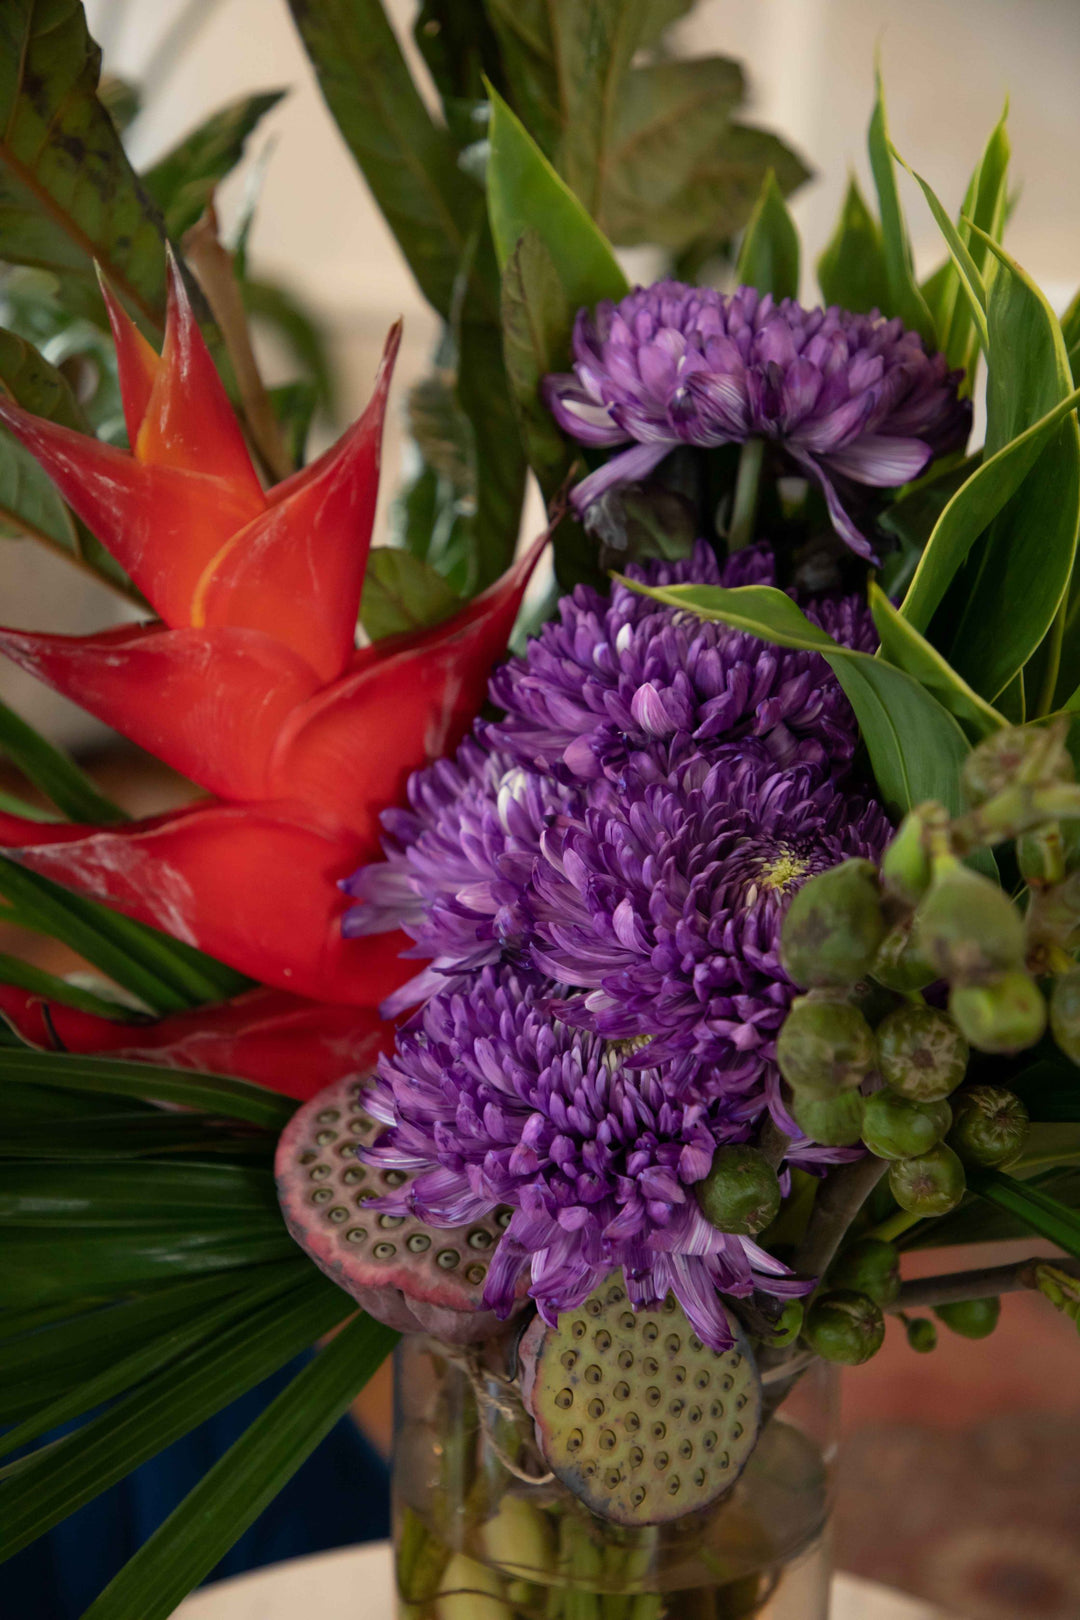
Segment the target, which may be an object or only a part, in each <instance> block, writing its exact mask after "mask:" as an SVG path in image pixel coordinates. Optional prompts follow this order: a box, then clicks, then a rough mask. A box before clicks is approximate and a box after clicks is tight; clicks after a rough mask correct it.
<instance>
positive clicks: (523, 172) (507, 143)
mask: <svg viewBox="0 0 1080 1620" xmlns="http://www.w3.org/2000/svg"><path fill="white" fill-rule="evenodd" d="M488 210H489V214H490V217H491V234H492V236H493V238H494V241H495V252H496V255H497V257H498V261H499V268H500V269H505V267H506V263H507V260H508V259H509V257H510V255H511V253H512V252H513V251H514V248H515V247H516V246H517V244H518V242H519V240H520V239H521V237H522V236H524V234H525V232H526V231H527V230H530V229H532V230H535V231H536V232H537V234H538V235H539V236H540V238H541V240H542V241H543V243H544V246H545V247H546V248H547V250H548V252H549V253H550V254H551V258H552V262H553V263H554V265H555V268H556V270H557V271H558V274H559V278H560V280H561V281H562V284H563V286H564V288H565V289H566V296H567V298H568V299H569V301H570V303H571V304H572V305H573V306H574V308H575V309H577V308H580V306H581V305H583V304H588V305H592V304H596V303H598V302H599V300H600V299H601V298H616V299H617V298H622V297H623V295H624V294H625V293H626V292H627V290H628V287H627V281H626V277H625V276H624V275H623V273H622V271H621V270H620V268H619V266H618V264H617V262H616V260H615V255H614V254H613V253H612V251H611V246H610V244H609V243H608V242H607V241H606V240H605V239H604V237H603V236H602V235H601V233H600V231H599V230H598V229H597V227H596V226H595V225H594V224H593V222H592V220H591V219H590V218H589V216H588V214H587V213H586V211H585V209H584V208H583V207H582V205H581V203H580V202H579V201H578V199H577V198H576V197H575V196H574V194H573V192H572V191H571V190H570V188H569V187H568V186H567V184H566V182H565V181H564V180H562V179H560V177H559V175H557V174H556V172H555V170H554V169H553V168H552V166H551V164H550V163H549V162H548V160H547V158H546V157H545V156H544V154H543V152H542V151H541V150H540V148H539V147H538V146H537V144H536V142H535V141H534V140H533V139H532V137H531V136H530V135H529V133H528V131H527V130H526V129H525V127H524V125H523V124H522V123H521V121H520V120H519V119H518V118H517V117H516V116H515V115H514V113H512V112H511V110H510V108H509V107H508V106H507V105H506V102H505V101H503V99H502V97H501V96H500V95H499V94H498V92H497V91H494V90H493V91H492V100H491V158H490V161H489V163H488Z"/></svg>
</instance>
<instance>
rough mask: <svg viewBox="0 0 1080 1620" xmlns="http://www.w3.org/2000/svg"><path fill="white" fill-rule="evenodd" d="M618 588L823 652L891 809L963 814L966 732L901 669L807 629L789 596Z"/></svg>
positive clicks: (763, 588)
mask: <svg viewBox="0 0 1080 1620" xmlns="http://www.w3.org/2000/svg"><path fill="white" fill-rule="evenodd" d="M615 577H616V578H617V579H621V576H619V575H616V576H615ZM621 583H622V584H624V585H626V586H628V588H629V589H631V590H634V591H639V592H640V593H641V594H642V595H644V596H651V597H653V598H654V599H655V600H656V601H658V602H663V603H665V604H666V605H667V606H668V607H677V608H680V609H682V610H689V611H690V612H692V613H696V614H698V615H699V617H701V618H703V619H719V620H720V621H721V622H722V623H724V624H729V625H732V626H733V627H734V628H735V629H737V630H746V631H748V632H749V633H750V634H751V635H754V636H759V637H760V638H761V639H762V640H763V641H770V642H772V643H773V644H774V645H776V646H780V647H801V648H805V649H806V650H808V651H810V652H818V653H820V654H821V655H822V657H823V658H824V659H825V661H826V663H828V665H829V667H830V669H831V670H832V671H833V674H834V675H835V676H836V678H837V680H838V681H839V682H840V684H841V686H842V687H843V689H844V691H845V692H846V694H847V697H848V700H849V702H850V703H851V706H852V708H853V709H854V711H855V716H856V719H857V720H858V722H859V729H860V731H861V733H862V736H863V740H864V742H865V743H866V746H867V749H868V751H869V754H870V762H871V765H872V766H873V770H874V776H875V777H876V779H877V784H878V787H879V789H880V790H881V795H882V797H883V799H884V800H885V803H886V805H887V806H888V807H889V809H890V810H892V811H893V812H896V813H901V812H904V811H906V810H910V809H911V807H912V806H913V805H915V804H921V803H922V802H923V800H925V799H938V800H940V802H941V803H942V804H944V805H946V806H947V807H948V808H949V809H950V810H951V811H953V812H954V813H959V812H960V810H961V809H962V807H963V800H962V797H961V794H960V783H959V772H960V766H961V764H962V762H963V760H964V759H965V757H966V756H967V754H968V752H969V748H968V743H967V741H966V739H965V737H964V733H963V732H962V731H961V730H960V727H959V726H958V725H957V723H956V721H955V720H954V719H953V717H952V715H951V714H949V713H948V712H947V711H946V710H945V709H944V708H943V707H942V706H941V704H940V703H939V702H938V701H937V699H936V698H934V697H933V696H932V695H931V694H930V693H929V692H928V691H927V690H926V688H925V687H924V686H922V685H921V684H920V683H919V682H918V681H917V680H914V679H913V678H912V677H911V676H910V675H908V674H905V672H904V671H903V670H900V669H895V668H894V667H893V666H892V665H891V664H887V663H885V662H884V661H883V660H882V659H880V658H872V657H871V656H870V655H869V654H868V653H862V652H857V651H856V650H855V649H854V648H851V647H841V646H840V644H839V643H838V642H835V641H833V639H832V637H831V636H829V635H827V634H826V633H825V631H824V630H821V629H819V628H818V626H817V625H814V624H811V623H810V620H809V619H808V618H807V617H806V615H805V614H804V613H802V612H801V611H800V609H799V608H798V607H796V605H795V603H794V602H793V601H792V600H791V598H790V596H787V595H785V593H784V592H783V591H780V590H776V589H775V588H774V587H773V586H771V585H744V586H740V587H738V588H737V589H734V590H725V589H722V588H721V587H719V586H712V585H671V586H666V587H662V588H661V587H653V586H645V585H642V584H641V583H640V582H638V581H637V580H629V579H622V580H621Z"/></svg>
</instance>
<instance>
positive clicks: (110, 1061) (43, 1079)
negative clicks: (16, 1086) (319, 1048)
mask: <svg viewBox="0 0 1080 1620" xmlns="http://www.w3.org/2000/svg"><path fill="white" fill-rule="evenodd" d="M2 1079H10V1080H21V1081H23V1082H24V1083H25V1084H27V1085H33V1084H41V1085H57V1086H63V1087H66V1088H68V1089H70V1090H72V1091H93V1092H105V1093H108V1094H110V1095H111V1096H114V1097H148V1098H151V1099H153V1100H154V1101H157V1102H172V1103H181V1104H183V1106H184V1107H186V1108H198V1109H201V1110H202V1111H203V1112H205V1113H208V1114H219V1115H221V1116H223V1117H224V1118H226V1119H243V1120H247V1121H248V1123H249V1124H252V1125H263V1126H265V1127H266V1129H267V1130H271V1131H273V1130H277V1131H281V1130H284V1128H285V1126H286V1125H287V1124H288V1123H289V1120H290V1119H291V1118H292V1116H293V1114H294V1113H295V1112H296V1108H297V1104H296V1103H295V1102H294V1101H293V1100H292V1099H291V1098H289V1097H282V1096H279V1095H278V1093H277V1092H273V1091H266V1090H264V1089H263V1087H262V1086H256V1085H252V1084H251V1083H250V1081H247V1080H232V1079H230V1078H228V1077H227V1076H225V1075H218V1074H202V1073H199V1072H198V1071H197V1070H193V1069H192V1070H188V1069H165V1068H161V1067H159V1066H158V1065H157V1064H154V1063H127V1062H124V1061H123V1060H122V1059H120V1058H106V1057H100V1058H95V1057H75V1056H72V1055H70V1054H68V1053H56V1052H30V1051H26V1050H17V1051H0V1080H2Z"/></svg>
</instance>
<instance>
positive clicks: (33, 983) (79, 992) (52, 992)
mask: <svg viewBox="0 0 1080 1620" xmlns="http://www.w3.org/2000/svg"><path fill="white" fill-rule="evenodd" d="M0 984H14V985H17V986H18V988H19V989H20V990H28V991H29V992H30V994H31V995H34V996H42V997H44V998H45V999H46V1000H48V1001H59V1002H60V1003H61V1005H62V1006H65V1007H77V1008H78V1010H79V1011H80V1012H86V1013H93V1015H94V1016H95V1018H109V1019H111V1020H112V1021H113V1022H114V1023H118V1024H125V1023H127V1024H129V1023H131V1022H132V1020H133V1019H135V1028H133V1030H132V1039H133V1040H137V1039H138V1034H137V1029H138V1026H139V1024H140V1023H142V1022H143V1020H141V1019H138V1018H137V1017H136V1014H135V1012H134V1011H133V1009H132V1008H131V1007H127V1006H124V1004H123V1003H122V1002H119V1001H113V1000H110V999H109V998H107V997H106V996H98V995H95V994H94V992H93V991H92V990H86V989H84V988H83V986H82V985H79V984H72V983H71V981H70V980H68V979H61V978H59V977H58V976H57V975H56V974H55V973H46V971H45V969H44V968H39V967H34V966H33V964H32V963H30V962H24V961H22V960H21V958H19V957H17V956H8V955H5V954H3V953H0ZM2 1016H3V1015H2V1013H0V1017H2ZM2 1151H3V1143H2V1142H0V1152H2Z"/></svg>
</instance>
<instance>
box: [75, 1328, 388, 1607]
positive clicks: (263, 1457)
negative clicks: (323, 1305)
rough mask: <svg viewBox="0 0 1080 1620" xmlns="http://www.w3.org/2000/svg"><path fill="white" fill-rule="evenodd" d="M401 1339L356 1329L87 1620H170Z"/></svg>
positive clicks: (234, 1451) (346, 1331) (197, 1492)
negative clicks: (189, 1593)
mask: <svg viewBox="0 0 1080 1620" xmlns="http://www.w3.org/2000/svg"><path fill="white" fill-rule="evenodd" d="M397 1337H398V1335H397V1334H396V1333H394V1332H393V1331H392V1329H390V1328H385V1327H383V1326H382V1325H381V1324H380V1323H378V1322H375V1321H374V1320H373V1319H372V1318H371V1317H367V1316H359V1317H357V1319H356V1320H355V1321H352V1322H350V1323H348V1324H347V1325H346V1326H345V1327H344V1328H343V1329H342V1331H341V1332H340V1333H339V1334H338V1335H337V1337H336V1338H335V1339H334V1340H332V1341H331V1343H330V1344H328V1345H327V1346H326V1348H325V1349H323V1350H320V1352H319V1354H318V1355H317V1357H316V1358H315V1360H314V1361H313V1362H312V1363H311V1364H310V1366H308V1367H306V1368H305V1369H304V1370H303V1372H301V1373H299V1374H298V1375H297V1377H296V1378H295V1379H294V1380H293V1382H292V1383H291V1384H290V1385H289V1387H288V1389H286V1390H284V1391H283V1392H282V1393H281V1394H280V1395H279V1396H278V1397H277V1398H276V1399H275V1400H274V1401H273V1402H272V1403H271V1404H270V1406H268V1407H267V1409H266V1411H265V1412H263V1413H262V1414H261V1415H260V1416H259V1417H258V1418H256V1420H255V1422H254V1423H253V1424H252V1425H251V1427H250V1428H249V1429H248V1430H247V1431H246V1432H245V1433H244V1434H243V1435H241V1437H240V1439H239V1440H237V1441H236V1442H235V1443H234V1444H233V1445H232V1446H231V1447H230V1449H229V1450H228V1451H227V1452H226V1454H225V1456H224V1457H222V1459H221V1460H220V1462H217V1463H215V1464H214V1467H213V1468H212V1469H211V1470H210V1472H209V1473H208V1474H207V1475H206V1476H205V1478H204V1479H202V1480H200V1482H199V1484H198V1485H196V1487H195V1489H194V1490H193V1491H192V1492H191V1493H190V1495H188V1496H187V1497H186V1498H185V1499H184V1501H183V1502H182V1503H181V1504H180V1506H179V1507H178V1508H177V1509H176V1510H175V1512H174V1513H172V1514H171V1515H170V1517H169V1518H168V1519H166V1521H165V1523H164V1524H163V1525H162V1526H161V1528H160V1529H159V1530H157V1531H155V1533H154V1534H153V1535H152V1536H151V1538H150V1540H149V1541H148V1542H147V1543H146V1545H145V1546H143V1547H141V1548H140V1549H139V1551H138V1552H137V1553H136V1554H135V1556H134V1558H133V1559H132V1560H131V1562H130V1563H128V1564H127V1565H126V1566H125V1567H124V1569H122V1570H121V1572H120V1574H119V1575H117V1576H116V1577H115V1579H114V1580H113V1581H112V1582H111V1583H110V1585H109V1586H108V1587H106V1589H105V1591H104V1592H103V1593H102V1595H101V1596H100V1597H99V1598H98V1600H97V1602H96V1603H93V1604H92V1605H91V1607H90V1608H89V1609H88V1610H87V1613H86V1616H85V1617H84V1620H166V1616H168V1615H170V1614H172V1613H173V1611H174V1610H175V1608H176V1605H177V1603H179V1602H180V1600H181V1599H182V1598H183V1597H184V1596H185V1595H186V1594H187V1593H188V1592H190V1591H191V1590H192V1588H193V1587H195V1586H197V1585H198V1583H199V1582H200V1581H201V1580H202V1579H203V1577H204V1576H206V1575H207V1574H209V1572H210V1570H212V1569H213V1567H214V1565H215V1564H216V1563H217V1562H218V1561H219V1560H220V1559H221V1558H222V1557H223V1556H224V1554H225V1553H226V1552H227V1551H228V1550H229V1548H230V1547H231V1546H232V1545H233V1543H234V1542H235V1541H236V1540H237V1539H238V1538H239V1537H240V1536H241V1535H242V1534H243V1533H244V1531H245V1530H246V1529H247V1528H248V1526H249V1525H250V1524H252V1523H253V1522H254V1521H255V1519H257V1518H258V1516H259V1514H260V1513H261V1512H262V1511H263V1509H264V1508H265V1507H267V1506H268V1504H269V1503H270V1502H271V1501H272V1500H273V1498H274V1497H275V1496H276V1495H277V1493H278V1492H279V1491H280V1490H281V1489H282V1487H283V1486H284V1485H285V1484H286V1483H287V1482H288V1480H289V1479H291V1478H292V1476H293V1474H294V1473H295V1472H296V1470H297V1468H299V1466H300V1464H301V1463H302V1462H303V1461H304V1460H305V1458H307V1457H309V1456H310V1455H311V1453H312V1452H313V1451H314V1450H315V1447H316V1446H317V1445H318V1444H319V1442H320V1441H321V1440H322V1439H323V1438H324V1437H325V1436H326V1435H327V1434H329V1432H330V1430H331V1429H332V1428H333V1426H334V1424H335V1423H336V1422H337V1421H338V1419H339V1418H340V1417H342V1416H343V1414H344V1413H345V1412H346V1411H347V1410H348V1408H349V1406H350V1405H351V1403H352V1401H353V1400H354V1399H355V1398H356V1395H357V1394H358V1392H359V1391H360V1390H361V1389H362V1388H363V1386H364V1385H365V1384H366V1383H367V1381H368V1379H369V1378H370V1377H371V1375H372V1374H373V1373H374V1372H375V1371H376V1370H377V1369H378V1368H379V1367H380V1366H381V1365H382V1363H383V1361H385V1359H386V1357H387V1356H388V1355H389V1353H390V1351H391V1350H392V1349H393V1346H394V1344H395V1343H396V1341H397Z"/></svg>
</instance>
